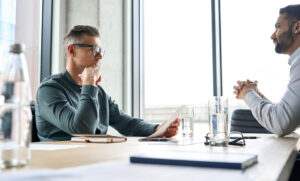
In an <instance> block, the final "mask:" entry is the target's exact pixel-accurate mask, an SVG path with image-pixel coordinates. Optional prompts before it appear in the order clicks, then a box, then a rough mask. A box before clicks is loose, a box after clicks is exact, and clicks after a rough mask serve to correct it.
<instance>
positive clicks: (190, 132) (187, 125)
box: [181, 106, 194, 137]
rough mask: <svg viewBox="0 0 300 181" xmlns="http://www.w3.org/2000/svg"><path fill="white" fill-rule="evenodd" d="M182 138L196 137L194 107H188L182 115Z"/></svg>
mask: <svg viewBox="0 0 300 181" xmlns="http://www.w3.org/2000/svg"><path fill="white" fill-rule="evenodd" d="M181 128H182V136H184V137H193V136H194V107H193V106H186V108H185V110H184V112H183V113H182V121H181Z"/></svg>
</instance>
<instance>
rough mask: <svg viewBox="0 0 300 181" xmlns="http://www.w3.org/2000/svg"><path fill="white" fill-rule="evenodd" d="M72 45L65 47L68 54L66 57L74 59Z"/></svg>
mask: <svg viewBox="0 0 300 181" xmlns="http://www.w3.org/2000/svg"><path fill="white" fill-rule="evenodd" d="M74 48H75V47H74V45H72V44H71V45H68V47H67V52H68V56H70V57H74V56H75V49H74Z"/></svg>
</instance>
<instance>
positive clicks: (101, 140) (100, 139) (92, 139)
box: [71, 134, 127, 143]
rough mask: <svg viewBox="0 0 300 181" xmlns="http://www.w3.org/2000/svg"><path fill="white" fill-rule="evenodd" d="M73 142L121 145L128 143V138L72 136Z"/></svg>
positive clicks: (96, 135)
mask: <svg viewBox="0 0 300 181" xmlns="http://www.w3.org/2000/svg"><path fill="white" fill-rule="evenodd" d="M72 136H73V137H72V138H71V141H74V142H86V143H119V142H125V141H127V138H126V137H122V136H112V135H107V134H72Z"/></svg>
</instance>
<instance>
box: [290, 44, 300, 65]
mask: <svg viewBox="0 0 300 181" xmlns="http://www.w3.org/2000/svg"><path fill="white" fill-rule="evenodd" d="M298 56H300V47H298V48H297V50H296V51H295V52H294V53H293V54H292V55H291V56H290V58H289V65H292V63H293V62H294V60H295V59H296V58H297V57H298Z"/></svg>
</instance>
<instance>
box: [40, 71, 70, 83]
mask: <svg viewBox="0 0 300 181" xmlns="http://www.w3.org/2000/svg"><path fill="white" fill-rule="evenodd" d="M63 79H64V77H63V74H62V73H59V74H54V75H50V76H48V77H46V78H44V79H43V81H42V82H41V86H43V85H51V84H60V83H61V82H62V80H63Z"/></svg>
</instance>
